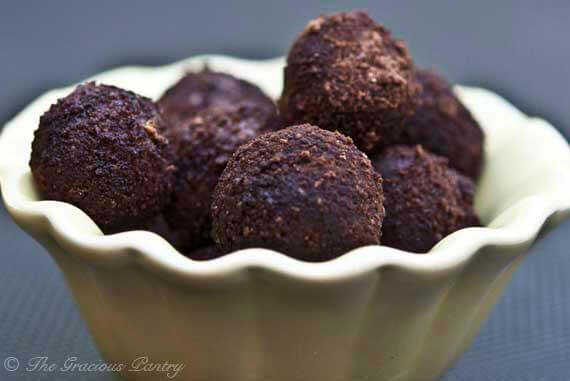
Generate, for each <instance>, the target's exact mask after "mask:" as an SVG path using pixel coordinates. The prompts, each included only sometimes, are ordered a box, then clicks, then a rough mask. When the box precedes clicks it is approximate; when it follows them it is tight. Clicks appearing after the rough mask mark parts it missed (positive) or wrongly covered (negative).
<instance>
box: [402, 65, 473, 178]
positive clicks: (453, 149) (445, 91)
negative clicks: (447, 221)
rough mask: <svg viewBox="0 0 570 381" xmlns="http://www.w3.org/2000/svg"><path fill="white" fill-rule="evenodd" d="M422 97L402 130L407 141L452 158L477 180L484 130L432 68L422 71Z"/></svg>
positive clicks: (404, 139)
mask: <svg viewBox="0 0 570 381" xmlns="http://www.w3.org/2000/svg"><path fill="white" fill-rule="evenodd" d="M417 80H418V83H419V84H420V89H421V91H420V96H419V100H418V102H419V103H418V108H417V109H416V113H415V114H414V115H413V116H412V117H411V118H410V119H408V121H407V122H406V124H405V127H404V129H403V130H402V132H403V135H402V138H401V139H400V141H401V142H402V143H403V144H410V145H413V144H421V145H422V146H423V147H425V148H426V149H427V150H430V151H431V152H433V153H435V154H437V155H441V156H444V157H446V158H448V159H449V165H450V166H451V167H453V168H455V169H457V170H459V171H460V172H462V173H463V174H465V175H467V176H469V177H471V178H473V179H476V178H477V177H478V176H479V173H480V172H481V167H482V163H483V140H484V136H483V131H482V130H481V128H480V127H479V125H478V124H477V122H476V121H475V119H473V117H472V116H471V113H470V112H469V110H467V108H465V106H464V105H463V104H462V103H461V101H460V100H459V99H458V98H457V97H456V96H455V94H454V93H453V90H452V88H451V86H450V85H449V83H447V81H446V80H445V79H443V78H442V77H440V76H439V75H437V74H436V73H434V72H431V71H428V70H418V71H417Z"/></svg>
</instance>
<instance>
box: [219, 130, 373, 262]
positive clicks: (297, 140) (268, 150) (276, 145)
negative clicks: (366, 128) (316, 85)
mask: <svg viewBox="0 0 570 381" xmlns="http://www.w3.org/2000/svg"><path fill="white" fill-rule="evenodd" d="M383 215H384V208H383V195H382V179H381V177H380V176H379V175H378V174H377V173H375V171H374V169H373V168H372V165H371V163H370V160H368V158H367V157H366V155H365V154H364V153H362V152H361V151H359V150H358V149H357V148H356V147H355V146H354V144H353V142H352V139H350V138H349V137H347V136H345V135H342V134H340V133H338V132H331V131H326V130H323V129H320V128H318V127H315V126H311V125H308V124H305V125H299V126H292V127H288V128H285V129H283V130H280V131H277V132H273V133H268V134H264V135H262V136H260V137H258V138H256V139H254V140H252V141H251V142H249V143H247V144H245V145H243V146H241V147H240V148H239V149H238V150H237V151H236V153H235V154H234V156H233V157H232V159H231V160H230V162H229V163H228V165H227V167H226V169H225V170H224V172H223V173H222V175H221V176H220V179H219V181H218V185H217V186H216V190H215V192H214V201H213V203H212V219H213V237H214V240H215V241H216V244H217V245H218V247H219V249H220V250H221V251H222V252H231V251H234V250H239V249H245V248H253V247H259V248H268V249H273V250H277V251H280V252H282V253H284V254H287V255H289V256H292V257H295V258H298V259H302V260H306V261H324V260H329V259H332V258H335V257H337V256H339V255H341V254H344V253H346V252H347V251H350V250H352V249H355V248H357V247H361V246H366V245H377V244H379V243H380V235H381V226H382V218H383Z"/></svg>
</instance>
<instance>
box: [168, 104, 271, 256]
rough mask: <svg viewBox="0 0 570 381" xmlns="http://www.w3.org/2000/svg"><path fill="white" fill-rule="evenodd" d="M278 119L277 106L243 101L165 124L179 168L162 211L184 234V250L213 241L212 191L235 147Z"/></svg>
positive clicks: (255, 135) (257, 134) (264, 130)
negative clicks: (170, 195)
mask: <svg viewBox="0 0 570 381" xmlns="http://www.w3.org/2000/svg"><path fill="white" fill-rule="evenodd" d="M278 123H279V122H278V119H277V114H276V113H275V108H272V109H266V108H260V107H258V106H257V105H251V104H247V103H245V104H241V105H233V106H231V107H230V106H229V105H226V106H224V107H223V108H209V109H206V110H203V111H201V112H198V113H197V114H196V115H195V116H194V117H192V118H189V119H187V120H186V121H184V122H180V123H178V124H177V125H174V126H170V127H169V129H168V132H167V133H166V135H167V136H168V138H169V140H170V141H171V143H172V145H173V147H174V151H175V153H176V166H177V167H178V172H177V175H176V180H175V182H174V191H173V196H172V202H171V203H170V205H169V206H168V207H167V209H166V211H165V216H166V218H167V220H168V223H169V225H171V227H172V228H173V229H176V231H177V232H178V233H179V235H180V234H181V235H182V236H183V237H184V239H182V242H183V243H184V244H183V245H182V247H183V249H184V250H186V251H187V250H189V249H191V248H197V247H200V246H202V245H204V244H207V243H208V242H211V240H210V231H211V225H212V224H211V218H210V205H211V202H212V195H213V192H214V188H215V186H216V184H217V182H218V177H219V176H220V174H221V173H222V171H223V170H224V168H225V167H226V164H227V163H228V161H229V160H230V158H231V156H232V155H233V153H234V152H235V150H236V149H237V148H238V147H239V146H240V145H242V144H244V143H246V142H248V141H250V140H252V139H253V138H255V137H257V136H259V135H260V134H262V133H264V132H268V131H272V130H275V129H277V126H278V125H279V124H278Z"/></svg>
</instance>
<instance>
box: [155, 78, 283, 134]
mask: <svg viewBox="0 0 570 381" xmlns="http://www.w3.org/2000/svg"><path fill="white" fill-rule="evenodd" d="M238 103H241V104H243V103H249V104H252V105H255V106H257V107H259V108H262V109H265V110H267V111H268V112H272V111H273V109H274V108H275V103H274V102H273V100H271V99H270V98H269V97H267V95H265V94H264V93H263V91H261V89H260V88H259V87H257V86H255V85H253V84H252V83H249V82H247V81H245V80H242V79H238V78H235V77H233V76H231V75H229V74H225V73H219V72H214V71H211V70H209V69H207V68H206V69H204V70H202V71H200V72H189V73H187V74H186V75H185V76H184V77H182V79H180V81H178V82H177V83H176V84H174V85H173V86H172V87H170V88H169V89H168V90H166V92H165V93H164V94H163V95H162V97H161V98H160V100H159V101H158V104H159V107H160V109H161V112H162V114H163V116H164V117H165V119H166V120H167V122H168V123H169V124H176V123H178V122H181V121H185V120H187V119H188V118H190V117H192V116H194V115H196V113H198V112H200V111H203V110H205V109H207V108H210V107H215V108H224V107H227V106H230V107H232V106H234V105H236V104H238Z"/></svg>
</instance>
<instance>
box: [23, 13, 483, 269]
mask: <svg viewBox="0 0 570 381" xmlns="http://www.w3.org/2000/svg"><path fill="white" fill-rule="evenodd" d="M483 140H484V136H483V132H482V130H481V128H480V127H479V125H478V124H477V122H476V121H475V119H473V117H472V116H471V114H470V113H469V111H468V110H467V108H466V107H465V106H464V105H463V104H462V103H461V101H460V100H459V99H458V98H457V97H456V96H455V95H454V93H453V91H452V88H451V86H450V84H449V83H447V82H446V80H445V79H443V78H442V77H441V76H440V75H438V74H436V73H434V72H432V71H428V70H422V69H416V68H415V66H414V63H413V61H412V57H411V55H410V52H409V51H408V49H407V47H406V45H405V43H404V42H403V41H401V40H399V39H396V38H394V37H393V36H392V35H391V33H390V31H389V30H388V29H386V28H385V27H384V26H382V25H380V24H378V23H376V22H375V21H374V20H372V19H371V18H370V17H369V16H368V15H367V14H366V13H363V12H344V13H337V14H332V15H324V16H321V17H319V18H317V19H315V20H312V21H310V22H309V24H308V25H307V27H306V28H305V30H304V31H303V32H302V33H301V34H300V35H299V36H298V37H297V39H296V40H295V41H294V43H293V45H292V47H291V49H290V51H289V54H288V56H287V64H286V67H285V77H284V84H283V93H282V95H281V97H280V99H279V100H278V101H277V103H275V102H274V101H273V100H272V99H270V98H269V97H267V96H266V95H265V94H264V93H263V91H262V90H261V89H260V88H258V87H257V86H255V85H254V84H251V83H249V82H247V81H244V80H242V79H239V78H235V77H233V76H231V75H228V74H225V73H219V72H215V71H212V70H210V69H208V68H205V69H203V70H202V71H198V72H189V73H186V74H185V76H184V77H183V78H182V79H180V81H179V82H178V83H176V84H175V85H174V86H172V87H170V88H169V89H168V90H166V92H165V93H164V94H163V95H162V97H161V98H160V99H159V100H157V101H156V102H153V101H152V100H150V99H148V98H145V97H142V96H140V95H137V94H134V93H132V92H130V91H127V90H123V89H119V88H117V87H114V86H107V85H102V84H96V83H92V82H90V83H86V84H82V85H79V86H78V87H77V88H76V89H75V91H73V92H72V93H71V94H69V95H68V96H67V97H65V98H62V99H60V100H58V102H57V103H56V104H54V105H52V106H51V108H50V109H49V110H48V111H47V112H46V113H45V114H44V115H43V116H42V117H41V118H40V123H39V128H38V129H37V131H36V132H35V138H34V141H33V143H32V155H31V159H30V167H31V170H32V174H33V177H34V179H35V182H36V185H37V187H38V189H39V191H40V192H41V194H42V195H43V197H44V198H46V199H50V200H57V201H64V202H68V203H71V204H73V205H75V206H77V207H79V208H81V209H82V210H83V211H84V212H85V213H86V214H87V215H89V216H90V217H91V218H92V219H93V220H94V221H95V222H96V223H97V225H98V226H99V227H100V228H101V230H102V231H103V232H104V233H106V234H110V233H116V232H121V231H126V230H132V229H145V230H150V231H153V232H155V233H158V234H160V235H162V236H163V237H164V238H165V239H167V240H168V241H169V242H170V243H171V244H172V245H173V246H175V247H176V248H177V249H179V250H180V251H181V252H183V253H184V254H186V255H188V256H189V257H191V258H193V259H197V260H207V259H212V258H216V257H219V256H221V255H224V254H227V253H230V252H233V251H236V250H240V249H246V248H255V247H261V248H268V249H273V250H277V251H280V252H282V253H284V254H287V255H289V256H292V257H294V258H297V259H301V260H305V261H325V260H329V259H332V258H336V257H338V256H340V255H342V254H344V253H346V252H348V251H350V250H352V249H355V248H358V247H362V246H367V245H380V244H382V245H387V246H391V247H395V248H398V249H402V250H408V251H412V252H416V253H424V252H427V251H429V250H430V249H431V248H432V247H433V246H434V245H435V244H436V243H437V242H438V241H439V240H441V239H442V238H444V237H445V236H446V235H448V234H450V233H452V232H454V231H456V230H458V229H462V228H464V227H468V226H478V225H480V222H479V219H478V217H477V215H476V214H475V212H474V210H473V200H474V194H475V183H476V181H477V179H478V177H479V175H480V173H481V170H482V167H483Z"/></svg>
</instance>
